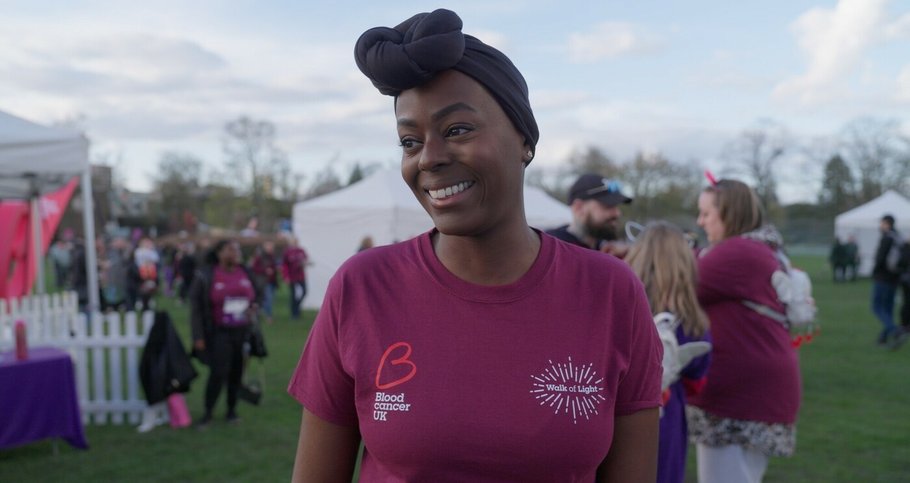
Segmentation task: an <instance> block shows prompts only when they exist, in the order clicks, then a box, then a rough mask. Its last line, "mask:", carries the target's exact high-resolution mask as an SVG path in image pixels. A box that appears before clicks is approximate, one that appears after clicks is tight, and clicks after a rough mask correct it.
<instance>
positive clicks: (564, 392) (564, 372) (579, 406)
mask: <svg viewBox="0 0 910 483" xmlns="http://www.w3.org/2000/svg"><path fill="white" fill-rule="evenodd" d="M547 362H549V364H550V365H549V366H548V367H546V368H545V369H544V370H543V372H541V373H540V374H537V375H532V376H531V391H530V393H531V396H533V397H534V399H535V400H537V401H538V402H539V403H540V405H541V406H544V407H547V408H549V409H552V410H553V414H560V413H562V414H564V415H566V416H568V417H571V418H572V422H573V423H574V424H578V421H579V420H583V421H589V420H590V419H591V417H592V416H594V415H596V414H598V412H597V408H599V407H600V405H601V403H603V402H604V401H606V398H605V397H604V396H603V392H604V388H603V376H599V375H598V374H597V370H595V369H594V363H589V364H577V363H575V362H572V358H571V357H569V358H568V361H567V362H564V363H563V362H556V363H554V362H553V361H552V360H549V361H547Z"/></svg>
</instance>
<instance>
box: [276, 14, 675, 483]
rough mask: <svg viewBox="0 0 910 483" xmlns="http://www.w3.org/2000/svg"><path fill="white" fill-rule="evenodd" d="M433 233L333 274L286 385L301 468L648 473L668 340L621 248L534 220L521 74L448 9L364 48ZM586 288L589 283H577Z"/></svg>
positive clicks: (442, 473) (405, 473)
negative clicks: (390, 106) (573, 240)
mask: <svg viewBox="0 0 910 483" xmlns="http://www.w3.org/2000/svg"><path fill="white" fill-rule="evenodd" d="M356 58H357V64H358V66H359V67H360V69H361V71H363V73H364V74H366V75H367V77H369V78H370V80H371V81H372V82H373V84H374V85H375V86H376V87H377V88H378V89H379V90H380V92H382V93H384V94H387V95H391V96H394V97H395V117H396V122H397V127H398V136H399V141H400V144H401V149H402V154H401V173H402V177H403V179H404V182H405V183H407V185H408V186H409V187H410V188H411V190H412V191H413V193H414V196H415V197H416V198H417V199H418V200H419V201H420V203H421V205H422V206H423V207H424V209H425V210H426V211H427V213H429V214H430V216H431V217H432V219H433V222H434V225H435V228H434V229H433V230H431V231H430V232H428V233H425V234H423V235H421V236H418V237H417V238H414V239H412V240H408V241H405V242H402V243H398V244H395V245H391V246H386V247H377V248H372V249H370V250H365V251H362V252H360V253H358V254H357V255H355V256H354V257H352V258H351V259H350V260H349V261H348V262H346V263H345V264H344V265H343V266H342V267H341V268H340V269H339V271H338V272H337V273H336V274H335V276H334V277H333V279H332V281H331V282H330V284H329V289H328V291H327V293H326V297H325V301H324V303H323V307H322V309H321V310H320V312H319V315H318V317H317V319H316V322H315V324H314V326H313V329H312V331H311V333H310V336H309V339H308V340H307V342H306V345H305V347H304V350H303V355H302V356H301V359H300V363H299V365H298V367H297V370H296V372H295V374H294V376H293V378H292V380H291V383H290V386H289V388H288V390H289V392H290V393H291V395H293V396H294V397H295V398H297V399H298V400H299V401H300V402H301V403H302V404H303V406H304V409H303V418H302V422H301V428H300V440H299V445H298V450H297V459H296V462H295V467H294V479H295V481H320V482H322V481H339V482H341V481H345V482H346V481H350V480H351V476H352V475H351V474H352V472H353V469H354V467H355V463H356V461H355V459H356V455H357V448H358V444H359V442H360V441H361V439H362V441H363V443H364V448H365V449H364V456H363V461H362V464H361V475H360V481H477V482H482V481H523V482H533V481H560V482H565V481H592V480H594V479H595V478H596V479H599V480H609V481H624V482H626V481H631V482H635V481H653V480H654V478H655V474H656V453H657V421H658V419H657V418H658V411H657V406H658V405H659V403H660V376H661V366H660V362H661V344H660V342H659V340H658V338H657V334H656V330H655V328H654V324H653V322H652V319H651V315H650V311H649V306H648V301H647V299H646V297H645V295H644V291H643V289H642V286H641V284H640V283H639V282H638V281H637V279H636V278H635V276H634V275H633V274H632V273H631V271H630V270H629V269H628V268H627V267H626V266H625V265H624V264H623V263H622V262H620V261H618V260H616V259H614V258H613V257H611V256H607V255H604V254H601V253H598V252H594V251H591V250H583V249H580V248H578V247H574V246H571V245H569V244H566V243H563V242H561V241H559V240H557V239H555V238H553V237H551V236H549V235H546V234H543V233H541V232H539V231H537V230H534V229H532V228H531V227H529V226H528V223H527V220H526V217H525V211H524V204H523V181H524V172H525V169H526V168H527V166H528V164H529V163H530V162H531V160H532V159H533V157H534V152H535V146H536V143H537V139H538V132H537V124H536V122H535V121H534V116H533V113H532V111H531V107H530V103H529V102H528V92H527V86H526V84H525V81H524V78H523V77H522V76H521V74H520V73H519V72H518V70H517V69H516V68H515V66H514V65H513V64H512V63H511V61H509V59H508V58H507V57H506V56H505V55H503V54H502V53H501V52H499V51H498V50H495V49H493V48H492V47H489V46H487V45H486V44H484V43H482V42H481V41H479V40H477V39H476V38H474V37H471V36H468V35H464V34H463V33H462V32H461V19H459V17H458V16H457V15H456V14H455V13H453V12H450V11H448V10H436V11H434V12H432V13H428V14H427V13H424V14H418V15H416V16H414V17H412V18H410V19H408V20H406V21H405V22H404V23H402V24H400V25H398V26H397V27H395V28H394V29H390V28H376V29H371V30H369V31H367V32H366V33H364V34H363V35H362V36H361V38H360V40H359V41H358V42H357V48H356ZM579 287H583V289H581V290H579Z"/></svg>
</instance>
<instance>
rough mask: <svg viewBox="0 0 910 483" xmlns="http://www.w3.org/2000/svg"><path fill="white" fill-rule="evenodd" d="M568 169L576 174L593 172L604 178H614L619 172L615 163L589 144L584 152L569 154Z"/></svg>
mask: <svg viewBox="0 0 910 483" xmlns="http://www.w3.org/2000/svg"><path fill="white" fill-rule="evenodd" d="M569 169H570V171H571V172H572V173H573V174H576V175H578V174H583V173H595V174H599V175H601V176H603V177H605V178H615V177H617V175H618V174H619V168H618V167H617V165H616V163H615V162H614V161H613V160H612V159H610V157H609V156H607V154H606V153H604V152H603V151H601V150H600V149H599V148H596V147H594V146H589V147H588V149H587V151H584V152H573V153H572V154H571V155H570V156H569Z"/></svg>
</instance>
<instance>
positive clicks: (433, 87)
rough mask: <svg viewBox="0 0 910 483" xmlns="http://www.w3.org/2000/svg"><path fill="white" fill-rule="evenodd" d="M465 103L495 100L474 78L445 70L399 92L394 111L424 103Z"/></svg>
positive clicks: (473, 103) (483, 102) (423, 104)
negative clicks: (418, 84) (423, 82)
mask: <svg viewBox="0 0 910 483" xmlns="http://www.w3.org/2000/svg"><path fill="white" fill-rule="evenodd" d="M458 102H462V103H466V104H469V105H472V106H474V105H476V106H478V107H482V105H483V104H485V103H487V102H493V103H495V102H496V101H495V100H494V99H493V96H491V95H490V94H489V92H487V90H486V89H485V88H484V87H483V86H482V85H481V84H480V83H479V82H477V81H476V80H474V79H472V78H471V77H470V76H467V75H465V74H462V73H461V72H458V71H456V70H447V71H444V72H442V73H440V74H438V75H436V76H435V77H434V78H433V79H432V80H430V81H429V82H427V83H426V84H423V85H420V86H418V87H414V88H412V89H407V90H404V91H402V92H401V94H400V95H399V96H398V99H397V101H396V103H395V106H396V112H401V111H402V110H405V109H408V110H409V109H412V108H415V107H424V106H425V104H428V103H433V104H441V105H448V104H454V103H458Z"/></svg>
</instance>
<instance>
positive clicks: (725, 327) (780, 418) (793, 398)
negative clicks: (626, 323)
mask: <svg viewBox="0 0 910 483" xmlns="http://www.w3.org/2000/svg"><path fill="white" fill-rule="evenodd" d="M779 267H780V264H779V262H778V260H777V258H776V257H775V256H774V252H773V251H772V250H771V248H770V247H768V246H767V245H765V244H764V243H761V242H758V241H755V240H750V239H747V238H742V237H733V238H729V239H727V240H724V241H722V242H720V243H718V244H717V245H715V246H714V247H712V248H711V249H710V251H708V252H707V253H706V254H705V255H704V256H702V257H699V259H698V301H699V302H700V303H701V305H702V307H703V308H704V309H705V312H706V313H707V314H708V318H709V319H710V321H711V336H712V338H713V341H712V343H713V348H712V350H711V365H710V367H709V368H708V375H707V382H706V384H705V387H704V390H703V391H702V392H700V393H699V394H697V395H695V396H694V397H691V398H689V401H688V402H689V404H693V405H695V406H698V407H700V408H702V409H704V410H705V411H707V412H709V413H711V414H714V415H716V416H721V417H725V418H732V419H741V420H747V421H762V422H766V423H788V424H789V423H793V422H795V421H796V413H797V411H798V410H799V401H800V394H801V388H800V386H801V385H800V374H799V359H798V357H797V351H796V350H795V349H794V348H793V347H792V345H791V342H790V333H789V331H788V330H787V329H786V328H784V326H783V325H781V324H780V323H779V322H777V321H775V320H772V319H770V318H768V317H765V316H763V315H761V314H759V313H758V312H756V311H754V310H752V309H750V308H749V307H747V306H745V305H743V303H742V301H743V300H751V301H753V302H757V303H760V304H762V305H766V306H768V307H770V308H772V309H774V310H776V311H778V312H785V309H784V307H783V305H782V304H781V303H780V301H779V300H778V298H777V293H776V292H775V290H774V287H773V286H772V285H771V275H772V274H773V273H774V271H775V270H778V269H779Z"/></svg>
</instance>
